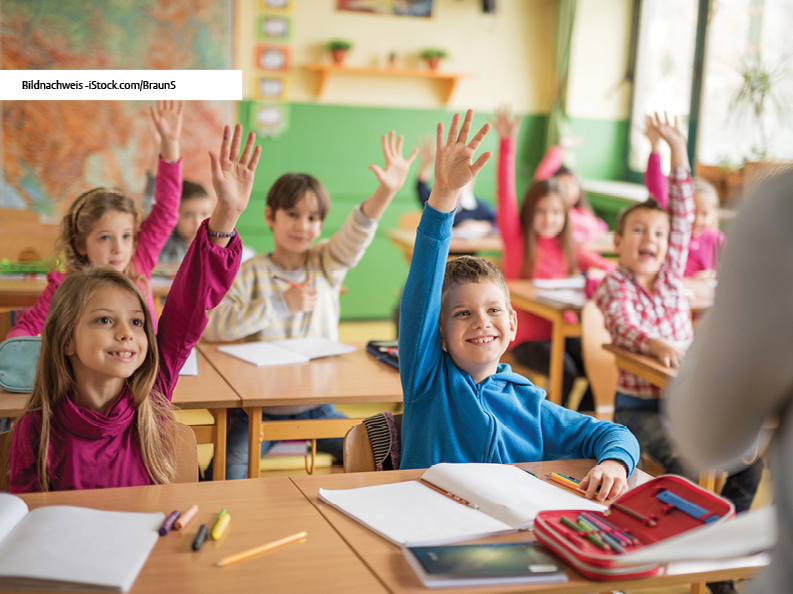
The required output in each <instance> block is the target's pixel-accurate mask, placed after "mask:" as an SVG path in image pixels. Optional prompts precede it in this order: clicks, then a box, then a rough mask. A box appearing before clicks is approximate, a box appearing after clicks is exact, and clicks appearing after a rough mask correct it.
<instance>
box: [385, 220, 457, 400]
mask: <svg viewBox="0 0 793 594" xmlns="http://www.w3.org/2000/svg"><path fill="white" fill-rule="evenodd" d="M453 218H454V215H453V214H452V213H442V212H440V211H437V210H435V209H434V208H432V207H431V206H429V205H427V206H425V207H424V212H423V214H422V216H421V222H420V223H419V227H418V230H417V231H416V243H415V245H414V247H413V258H412V259H411V262H410V272H409V273H408V279H407V282H406V283H405V290H404V291H403V293H402V305H401V310H400V318H399V376H400V379H401V380H402V393H403V398H404V399H405V400H406V401H407V400H410V399H412V398H414V397H416V396H418V395H421V394H423V393H424V392H425V391H426V388H427V387H428V386H430V385H432V383H433V381H434V379H435V374H436V373H440V370H441V369H442V364H441V362H442V357H443V351H442V350H441V340H440V331H439V329H438V319H439V316H440V313H441V289H442V288H443V275H444V273H445V272H446V259H447V258H448V255H449V240H450V239H451V236H452V220H453Z"/></svg>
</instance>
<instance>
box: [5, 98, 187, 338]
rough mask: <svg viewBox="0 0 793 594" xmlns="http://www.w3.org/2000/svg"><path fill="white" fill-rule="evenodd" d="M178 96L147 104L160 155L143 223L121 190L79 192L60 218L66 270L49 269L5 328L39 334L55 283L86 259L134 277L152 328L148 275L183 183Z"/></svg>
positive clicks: (172, 219) (60, 248) (16, 332)
mask: <svg viewBox="0 0 793 594" xmlns="http://www.w3.org/2000/svg"><path fill="white" fill-rule="evenodd" d="M182 109H183V103H182V102H181V101H179V102H175V101H158V102H157V109H154V108H150V112H151V117H152V121H153V122H154V125H155V126H156V127H157V130H158V131H159V133H160V137H161V139H162V140H161V143H160V161H159V167H158V170H157V188H156V194H157V204H156V205H155V206H154V208H152V211H151V214H150V215H149V216H148V217H147V218H146V220H145V221H143V223H142V224H141V219H142V216H141V213H140V209H139V208H138V207H137V206H136V205H135V203H134V202H133V201H132V200H131V199H130V198H128V197H127V196H125V195H124V194H122V193H121V192H119V191H118V190H112V189H108V188H94V189H93V190H90V191H88V192H86V193H85V194H82V195H81V196H80V197H79V198H77V200H75V201H74V203H73V204H72V205H71V207H70V208H69V211H68V212H67V213H66V216H64V217H63V221H62V222H61V236H60V238H59V239H58V243H57V245H56V248H57V249H58V251H59V252H61V253H63V255H64V258H65V261H66V273H65V274H64V273H63V272H58V271H54V272H50V273H49V274H47V288H46V289H44V292H43V293H42V294H41V295H39V298H38V299H37V300H36V303H35V305H34V306H33V307H32V308H31V309H29V310H28V311H26V312H25V313H24V314H22V316H21V317H20V319H19V322H17V324H16V325H15V326H14V327H13V328H12V329H11V331H10V332H9V333H8V337H9V338H11V337H13V336H37V335H39V334H41V331H42V329H43V328H44V320H45V319H46V317H47V312H48V311H49V308H50V302H51V301H52V299H53V295H54V294H55V291H56V289H57V288H58V287H59V286H60V285H61V283H62V282H63V280H64V278H65V277H66V276H67V275H69V274H71V273H73V272H77V271H79V270H82V269H83V268H85V267H87V266H88V265H90V264H102V265H109V266H110V267H112V268H114V269H115V270H118V271H119V272H122V273H124V274H125V275H126V276H127V277H129V278H130V279H131V280H132V281H134V282H135V283H136V284H137V285H138V286H139V287H140V288H141V290H142V291H143V293H144V295H145V296H146V304H147V306H148V308H149V312H150V313H151V316H152V321H153V323H154V328H155V331H156V329H157V316H156V309H155V307H154V299H153V296H152V292H151V288H150V286H149V280H150V279H151V271H152V270H153V269H154V266H155V265H156V264H157V257H158V256H159V254H160V250H161V249H162V247H163V246H164V245H165V242H166V241H168V236H169V235H170V233H171V230H172V229H173V228H174V226H175V225H176V222H177V201H178V199H179V192H180V188H181V184H182V165H181V161H180V158H179V136H180V134H181V129H182Z"/></svg>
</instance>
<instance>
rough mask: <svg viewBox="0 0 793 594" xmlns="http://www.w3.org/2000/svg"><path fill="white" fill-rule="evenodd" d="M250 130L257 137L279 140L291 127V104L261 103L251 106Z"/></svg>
mask: <svg viewBox="0 0 793 594" xmlns="http://www.w3.org/2000/svg"><path fill="white" fill-rule="evenodd" d="M248 125H249V126H250V128H251V129H252V130H253V131H254V132H256V135H257V136H260V137H264V136H269V137H271V138H278V137H279V136H280V135H281V134H282V133H283V132H284V131H285V130H286V129H287V127H288V126H289V104H288V103H268V102H266V101H259V102H257V103H254V104H253V105H251V110H250V121H249V122H248Z"/></svg>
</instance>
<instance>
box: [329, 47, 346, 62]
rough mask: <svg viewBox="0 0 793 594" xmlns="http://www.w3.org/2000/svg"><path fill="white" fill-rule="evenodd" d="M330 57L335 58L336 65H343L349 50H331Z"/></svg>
mask: <svg viewBox="0 0 793 594" xmlns="http://www.w3.org/2000/svg"><path fill="white" fill-rule="evenodd" d="M330 55H331V57H332V58H333V63H334V64H343V63H344V58H346V57H347V50H344V49H335V50H330Z"/></svg>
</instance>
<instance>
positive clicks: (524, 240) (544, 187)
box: [493, 109, 615, 405]
mask: <svg viewBox="0 0 793 594" xmlns="http://www.w3.org/2000/svg"><path fill="white" fill-rule="evenodd" d="M493 125H494V127H495V128H496V131H497V132H498V135H499V136H500V138H501V141H500V146H499V156H498V178H497V192H496V193H497V196H498V208H497V211H496V212H497V216H498V226H499V229H500V230H501V238H502V240H503V241H504V260H503V269H504V276H505V277H506V278H507V279H508V280H511V279H519V278H525V279H531V278H547V279H553V278H564V277H566V276H568V275H571V274H577V273H578V271H580V270H584V271H586V270H588V269H589V268H593V267H594V268H599V269H601V270H613V269H614V268H615V267H614V265H613V264H611V263H610V262H608V261H607V260H604V259H603V258H602V257H600V256H599V255H597V254H593V253H591V252H588V251H586V250H584V249H583V248H581V247H579V246H577V245H576V244H575V243H574V242H573V239H572V234H571V224H570V219H569V217H568V210H567V204H568V203H567V201H566V200H565V193H564V189H563V187H562V185H561V183H560V182H559V181H558V180H556V179H554V178H551V179H547V180H544V181H535V182H534V183H533V184H532V185H531V187H530V188H529V189H528V191H527V192H526V197H525V198H524V200H523V206H522V208H521V211H520V214H518V201H517V195H516V191H515V136H516V135H517V131H518V128H519V127H520V118H519V117H515V118H513V117H512V116H511V114H510V112H509V110H508V109H499V110H498V111H497V112H496V119H495V120H493ZM566 316H567V317H568V318H569V321H571V322H573V323H575V322H576V321H577V320H576V316H575V314H574V313H573V312H567V314H566ZM514 344H515V345H516V346H514V347H513V355H514V356H515V359H516V360H517V361H518V362H519V363H521V364H522V365H526V366H527V367H530V368H531V369H535V370H537V371H540V372H542V373H546V374H547V373H548V367H549V363H550V345H551V323H550V322H549V321H548V320H545V319H543V318H540V317H537V316H535V315H532V314H530V313H527V312H523V311H518V330H517V335H516V338H515V341H514ZM565 351H566V352H565V361H564V386H563V395H564V397H567V394H569V392H570V389H571V388H572V385H573V381H574V380H575V378H576V377H578V376H581V375H584V367H583V360H582V359H581V340H580V339H579V338H568V339H567V342H566V345H565ZM585 398H586V402H588V403H590V405H591V404H592V401H591V400H590V398H591V397H585Z"/></svg>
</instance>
